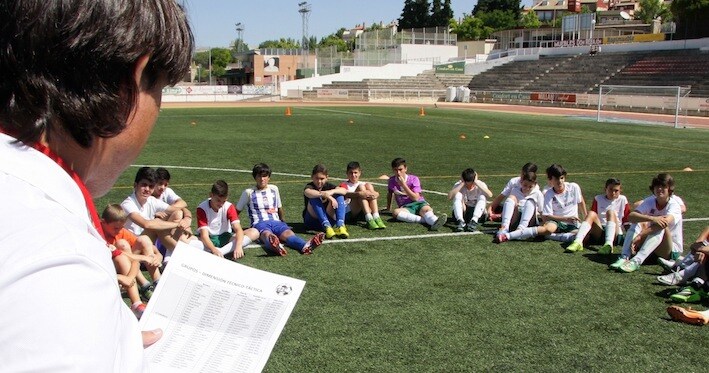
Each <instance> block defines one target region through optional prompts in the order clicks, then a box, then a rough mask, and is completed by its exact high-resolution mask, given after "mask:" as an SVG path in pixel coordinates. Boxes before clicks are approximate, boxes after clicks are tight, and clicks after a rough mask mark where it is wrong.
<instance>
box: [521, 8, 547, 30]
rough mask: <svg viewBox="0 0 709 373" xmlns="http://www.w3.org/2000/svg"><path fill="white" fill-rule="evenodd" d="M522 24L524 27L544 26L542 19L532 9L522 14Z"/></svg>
mask: <svg viewBox="0 0 709 373" xmlns="http://www.w3.org/2000/svg"><path fill="white" fill-rule="evenodd" d="M520 26H522V27H524V28H539V27H541V26H542V21H540V20H539V17H538V16H537V13H536V12H535V11H533V10H530V11H529V12H527V14H525V15H523V16H522V19H521V20H520Z"/></svg>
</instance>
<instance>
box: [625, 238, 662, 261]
mask: <svg viewBox="0 0 709 373" xmlns="http://www.w3.org/2000/svg"><path fill="white" fill-rule="evenodd" d="M664 235H665V231H664V230H659V231H657V232H652V233H650V234H648V235H647V238H645V242H643V246H642V247H641V248H640V250H639V251H638V253H637V254H635V256H634V257H633V260H635V261H636V262H638V264H643V262H644V261H645V259H647V257H648V256H649V255H650V254H651V253H652V252H653V251H655V249H657V247H658V246H660V244H661V243H662V238H663V237H664Z"/></svg>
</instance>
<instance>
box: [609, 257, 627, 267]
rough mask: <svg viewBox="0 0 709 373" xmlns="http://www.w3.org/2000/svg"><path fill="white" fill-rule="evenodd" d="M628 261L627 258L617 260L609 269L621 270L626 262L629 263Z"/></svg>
mask: <svg viewBox="0 0 709 373" xmlns="http://www.w3.org/2000/svg"><path fill="white" fill-rule="evenodd" d="M627 261H628V259H627V258H621V257H618V260H616V261H615V262H613V264H611V265H610V266H609V267H610V269H615V270H617V269H618V268H620V267H621V266H622V265H623V264H625V262H627Z"/></svg>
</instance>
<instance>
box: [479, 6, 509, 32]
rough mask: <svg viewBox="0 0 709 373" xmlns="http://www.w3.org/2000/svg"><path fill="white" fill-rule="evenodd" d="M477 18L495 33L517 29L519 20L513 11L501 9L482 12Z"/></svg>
mask: <svg viewBox="0 0 709 373" xmlns="http://www.w3.org/2000/svg"><path fill="white" fill-rule="evenodd" d="M476 17H477V18H480V19H481V20H482V22H483V24H484V25H485V26H487V27H490V28H492V29H493V30H495V31H499V30H509V29H513V28H515V27H517V20H518V19H519V18H518V17H516V16H515V14H514V12H512V11H509V10H499V9H496V10H493V11H491V12H480V13H478V14H477V16H476Z"/></svg>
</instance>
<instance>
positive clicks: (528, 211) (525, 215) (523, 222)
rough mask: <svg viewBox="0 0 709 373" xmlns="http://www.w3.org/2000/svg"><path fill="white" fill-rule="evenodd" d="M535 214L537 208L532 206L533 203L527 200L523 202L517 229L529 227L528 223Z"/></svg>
mask: <svg viewBox="0 0 709 373" xmlns="http://www.w3.org/2000/svg"><path fill="white" fill-rule="evenodd" d="M536 212H537V207H536V206H535V205H534V201H533V200H531V199H528V200H526V201H524V209H523V210H522V216H521V217H520V218H519V224H518V225H517V229H524V228H527V227H528V226H529V222H530V221H532V218H533V217H534V214H536Z"/></svg>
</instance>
